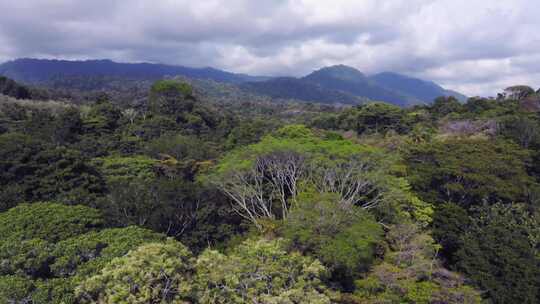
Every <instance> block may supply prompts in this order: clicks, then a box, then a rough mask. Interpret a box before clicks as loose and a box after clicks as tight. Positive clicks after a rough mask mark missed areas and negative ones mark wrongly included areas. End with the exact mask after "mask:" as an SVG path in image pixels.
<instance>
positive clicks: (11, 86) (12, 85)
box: [0, 76, 31, 99]
mask: <svg viewBox="0 0 540 304" xmlns="http://www.w3.org/2000/svg"><path fill="white" fill-rule="evenodd" d="M0 94H3V95H7V96H11V97H14V98H17V99H30V97H31V93H30V90H29V89H28V88H27V87H25V86H23V85H20V84H18V83H16V82H15V81H13V80H11V79H9V78H7V77H4V76H0Z"/></svg>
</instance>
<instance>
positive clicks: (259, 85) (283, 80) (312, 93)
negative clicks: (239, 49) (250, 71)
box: [240, 77, 362, 104]
mask: <svg viewBox="0 0 540 304" xmlns="http://www.w3.org/2000/svg"><path fill="white" fill-rule="evenodd" d="M240 88H242V89H244V90H246V91H249V92H252V93H255V94H259V95H266V96H270V97H272V98H279V99H298V100H305V101H313V102H320V103H331V104H335V103H340V104H359V103H361V102H362V98H360V97H358V96H355V95H353V94H349V93H346V92H342V91H339V90H330V89H327V88H324V87H322V86H320V85H318V84H315V83H312V82H309V81H305V80H302V79H298V78H294V77H279V78H274V79H270V80H267V81H260V82H247V83H244V84H242V85H240Z"/></svg>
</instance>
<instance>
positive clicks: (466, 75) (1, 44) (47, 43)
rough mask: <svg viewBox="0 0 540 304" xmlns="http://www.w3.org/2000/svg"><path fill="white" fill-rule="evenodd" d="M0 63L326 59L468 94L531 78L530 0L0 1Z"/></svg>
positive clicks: (296, 67)
mask: <svg viewBox="0 0 540 304" xmlns="http://www.w3.org/2000/svg"><path fill="white" fill-rule="evenodd" d="M0 12H1V13H0V61H4V60H8V59H13V58H18V57H40V58H67V59H90V58H110V59H113V60H117V61H122V62H136V61H150V62H163V63H170V64H182V65H188V66H214V67H217V68H222V69H226V70H229V71H234V72H243V73H250V74H261V75H296V76H298V75H303V74H306V73H309V72H311V71H312V70H314V69H316V68H319V67H322V66H325V65H330V64H341V63H343V64H347V65H351V66H354V67H356V68H358V69H360V70H362V71H364V72H366V73H375V72H380V71H386V70H391V71H396V72H401V73H405V74H409V75H413V76H417V77H422V78H426V79H430V80H434V81H436V82H438V83H440V84H442V85H443V86H445V87H447V88H451V89H456V90H459V91H462V92H464V93H467V94H470V95H493V94H495V93H496V92H498V91H501V90H502V89H503V88H504V87H506V86H509V85H513V84H528V85H532V86H540V60H539V59H540V33H539V29H540V18H539V17H538V16H540V6H539V5H538V4H537V0H467V1H466V0H453V1H447V0H388V1H380V0H333V1H327V0H257V1H252V0H200V1H187V0H160V1H150V0H129V1H128V0H93V1H84V0H78V1H77V0H48V1H41V0H25V1H0Z"/></svg>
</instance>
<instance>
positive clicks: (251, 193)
mask: <svg viewBox="0 0 540 304" xmlns="http://www.w3.org/2000/svg"><path fill="white" fill-rule="evenodd" d="M304 172H305V158H304V156H302V155H301V154H299V153H296V152H292V151H280V152H272V153H269V154H266V155H263V156H260V157H258V158H257V159H256V160H255V162H254V164H253V166H252V167H251V168H249V169H247V170H233V171H232V172H229V173H228V174H227V175H226V176H225V177H223V178H221V179H219V180H218V181H216V182H215V184H216V185H217V186H218V188H219V189H221V191H223V192H224V193H225V194H226V195H227V196H228V197H229V198H231V199H232V200H233V202H234V204H233V208H234V210H235V211H236V212H237V213H238V214H239V215H240V216H242V217H244V218H245V219H247V220H249V221H251V222H252V223H254V224H255V225H256V226H257V227H258V228H262V227H261V226H260V224H259V221H258V220H259V219H261V218H269V219H276V218H285V217H287V214H288V210H289V207H290V202H289V200H290V199H292V200H294V199H295V197H296V194H297V192H298V180H299V179H300V178H301V177H302V176H303V174H304ZM276 201H277V202H279V204H280V205H279V208H276V207H275V206H274V202H276ZM276 213H280V214H279V216H278V215H277V214H276Z"/></svg>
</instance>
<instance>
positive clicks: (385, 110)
mask: <svg viewBox="0 0 540 304" xmlns="http://www.w3.org/2000/svg"><path fill="white" fill-rule="evenodd" d="M356 115H357V122H356V131H357V133H358V134H362V133H364V132H374V133H386V132H387V131H388V130H395V131H397V132H400V133H401V132H404V131H406V130H407V127H406V126H405V125H404V124H403V119H404V112H403V110H402V109H401V108H400V107H398V106H394V105H391V104H387V103H368V104H366V105H362V106H360V107H359V109H358V111H357V114H356Z"/></svg>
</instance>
